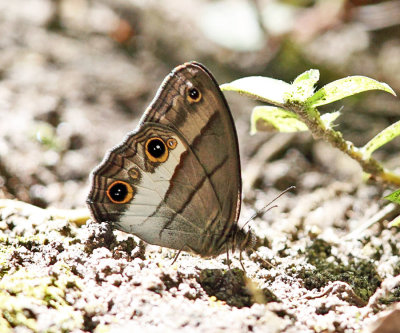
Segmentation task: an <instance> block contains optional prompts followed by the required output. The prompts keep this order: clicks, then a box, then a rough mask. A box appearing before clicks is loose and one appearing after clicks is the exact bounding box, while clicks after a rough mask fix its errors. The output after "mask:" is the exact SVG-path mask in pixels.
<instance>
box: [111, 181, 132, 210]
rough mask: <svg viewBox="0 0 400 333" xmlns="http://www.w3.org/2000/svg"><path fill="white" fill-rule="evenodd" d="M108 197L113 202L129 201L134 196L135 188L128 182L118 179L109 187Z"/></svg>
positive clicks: (122, 202)
mask: <svg viewBox="0 0 400 333" xmlns="http://www.w3.org/2000/svg"><path fill="white" fill-rule="evenodd" d="M107 197H108V199H110V200H111V202H113V203H117V204H124V203H127V202H129V201H130V200H131V199H132V198H133V188H132V186H131V185H129V184H128V183H126V182H123V181H121V180H117V181H115V182H113V183H112V184H111V185H110V186H109V187H108V189H107Z"/></svg>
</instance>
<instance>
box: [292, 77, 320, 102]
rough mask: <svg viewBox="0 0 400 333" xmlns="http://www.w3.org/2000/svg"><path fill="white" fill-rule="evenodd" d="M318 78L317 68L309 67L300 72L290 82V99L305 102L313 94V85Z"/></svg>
mask: <svg viewBox="0 0 400 333" xmlns="http://www.w3.org/2000/svg"><path fill="white" fill-rule="evenodd" d="M318 80H319V70H317V69H310V70H308V71H306V72H304V73H302V74H300V75H299V76H298V77H296V79H295V80H294V81H293V83H292V92H291V94H290V95H291V96H290V97H289V99H290V100H296V101H300V102H305V101H306V100H307V99H308V98H310V97H311V96H312V95H313V94H314V85H315V84H316V83H317V82H318Z"/></svg>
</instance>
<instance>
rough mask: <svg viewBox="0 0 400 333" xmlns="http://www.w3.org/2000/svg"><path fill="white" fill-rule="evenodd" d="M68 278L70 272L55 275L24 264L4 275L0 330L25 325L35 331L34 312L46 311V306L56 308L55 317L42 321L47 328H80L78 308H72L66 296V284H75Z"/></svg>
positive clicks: (80, 317)
mask: <svg viewBox="0 0 400 333" xmlns="http://www.w3.org/2000/svg"><path fill="white" fill-rule="evenodd" d="M63 276H65V275H64V274H63ZM71 279H72V280H73V279H74V277H73V276H72V275H71V276H69V277H68V278H66V277H64V278H63V279H58V277H55V276H48V275H45V273H43V272H42V271H33V270H29V269H27V268H22V269H20V270H18V271H16V272H14V273H12V274H7V275H4V276H3V278H2V279H1V281H0V331H1V332H6V331H8V330H10V329H12V328H13V327H16V326H24V327H27V328H29V329H31V330H32V331H34V332H37V331H38V330H39V329H38V327H37V316H38V315H39V314H40V312H42V311H43V312H48V311H49V310H48V309H49V308H52V309H55V311H56V312H57V318H56V319H54V318H48V320H49V321H48V323H43V322H42V323H41V324H42V325H43V324H44V325H45V326H46V331H48V332H56V331H57V332H59V331H64V332H68V331H71V330H73V329H79V328H81V327H82V324H83V317H82V314H81V312H79V311H76V310H74V308H73V307H72V306H70V305H69V304H68V302H67V301H66V298H65V296H66V289H68V286H76V285H77V283H76V281H71ZM53 320H54V321H53Z"/></svg>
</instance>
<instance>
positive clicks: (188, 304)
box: [0, 0, 400, 332]
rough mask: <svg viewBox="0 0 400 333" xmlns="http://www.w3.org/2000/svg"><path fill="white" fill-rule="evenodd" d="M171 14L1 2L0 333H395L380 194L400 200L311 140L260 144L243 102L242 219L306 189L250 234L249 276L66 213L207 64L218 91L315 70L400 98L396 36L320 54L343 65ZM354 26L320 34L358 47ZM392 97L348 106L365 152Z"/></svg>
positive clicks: (390, 239)
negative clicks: (232, 39)
mask: <svg viewBox="0 0 400 333" xmlns="http://www.w3.org/2000/svg"><path fill="white" fill-rule="evenodd" d="M179 3H180V2H179V1H171V2H169V5H168V6H167V5H161V4H157V3H156V2H153V1H149V2H148V3H146V4H145V3H142V2H140V1H133V2H132V3H130V4H123V3H119V2H117V1H115V2H111V1H110V2H108V1H99V2H93V3H91V2H86V1H83V0H82V1H78V0H75V1H73V0H62V1H61V0H60V1H50V0H30V1H23V5H21V6H19V5H16V4H14V2H9V1H6V0H3V1H1V0H0V9H1V10H0V17H1V20H0V36H1V38H0V50H1V52H0V176H1V177H0V184H1V187H0V195H1V197H2V198H4V200H0V242H1V243H0V278H1V280H0V331H1V332H7V331H15V332H60V331H63V332H70V331H73V332H107V331H110V332H131V331H134V330H137V331H141V332H147V331H148V332H158V331H160V332H161V331H162V332H165V331H167V332H168V331H171V332H172V331H174V332H176V331H183V332H186V331H187V332H194V331H195V332H220V331H221V332H222V331H228V330H229V331H231V332H360V331H368V330H369V331H373V332H396V329H397V327H398V325H399V324H397V323H398V322H399V320H400V319H399V318H400V316H399V313H398V311H399V310H398V303H397V302H398V301H399V290H400V289H399V287H398V283H399V281H398V278H396V276H397V275H398V274H399V273H400V260H399V245H398V244H399V237H400V236H399V233H398V229H397V228H394V227H392V228H389V227H388V222H389V221H390V220H392V219H393V218H394V217H395V216H396V215H398V214H399V210H398V208H397V207H396V206H395V205H393V206H388V207H387V204H388V202H387V201H385V200H383V199H382V197H383V196H384V195H385V194H388V193H390V191H391V190H392V189H393V188H390V187H387V186H383V185H380V184H376V183H374V182H373V181H369V182H366V181H365V179H363V177H362V173H361V170H360V168H359V167H358V166H357V165H356V164H355V163H354V162H353V161H351V160H349V159H348V158H347V157H345V156H343V155H342V154H341V153H340V152H339V151H337V150H334V149H333V148H331V147H329V146H328V145H327V144H325V143H323V142H315V141H313V139H312V138H311V137H310V135H309V134H308V133H301V134H275V135H272V134H259V135H256V136H252V137H251V136H250V135H249V134H248V131H249V118H250V117H249V115H250V110H251V107H252V106H253V105H255V104H254V102H252V101H247V100H245V99H244V98H241V97H238V96H234V95H233V94H227V98H228V102H229V104H230V106H231V108H232V111H233V113H234V117H235V122H236V125H237V130H238V135H239V144H240V150H241V159H242V165H243V170H242V178H243V185H244V199H243V205H242V214H241V219H240V223H243V222H244V221H247V219H248V218H249V217H250V216H251V215H252V214H253V213H254V212H255V210H256V209H259V208H261V207H262V206H264V205H265V204H266V203H268V202H269V201H270V200H272V199H273V198H275V197H276V196H277V195H278V194H279V193H280V192H281V191H282V190H284V189H285V188H287V187H288V186H291V185H295V186H296V189H295V190H293V191H291V192H290V193H287V194H286V195H285V196H283V197H281V198H280V199H279V200H278V201H277V204H278V207H277V208H274V209H272V210H271V211H269V212H267V213H266V214H265V215H264V216H263V217H261V218H257V219H255V220H254V221H252V222H251V223H250V224H249V227H250V228H251V229H252V230H253V231H254V232H256V233H257V234H258V235H260V236H262V237H266V238H267V239H268V240H269V243H270V246H269V247H261V248H259V249H258V250H257V252H255V253H244V254H243V265H244V268H245V271H244V270H243V269H242V266H241V264H240V262H239V253H235V254H234V255H232V256H230V259H231V260H232V262H231V263H229V267H230V268H231V269H228V263H227V260H226V256H225V255H221V256H219V257H217V258H214V259H202V258H200V257H197V256H193V255H191V254H188V253H182V254H181V255H180V256H179V258H178V260H177V261H176V263H174V264H171V263H172V260H173V258H174V256H175V252H174V251H171V250H168V249H162V248H159V247H157V246H149V245H146V244H144V243H143V242H141V241H140V240H139V239H138V238H136V237H133V236H132V235H126V234H123V233H121V232H118V231H113V230H111V229H110V227H109V226H108V225H107V224H104V223H103V224H98V223H93V222H91V221H88V222H87V223H86V224H84V225H83V226H78V225H77V224H76V223H75V222H76V221H77V220H76V218H71V214H72V211H70V210H71V209H75V208H78V209H85V204H84V203H85V199H86V196H87V193H88V189H89V183H88V175H89V173H90V171H91V170H92V168H93V167H95V166H96V165H97V164H98V163H99V161H100V160H101V159H102V157H103V155H104V153H105V152H106V151H107V150H108V149H109V148H111V147H112V146H113V145H115V144H117V143H118V142H119V141H120V140H121V139H122V138H123V137H124V136H125V134H126V132H128V131H130V130H132V129H133V128H134V127H135V126H136V124H137V121H138V119H139V117H140V116H141V114H142V112H143V110H144V109H145V107H146V105H147V104H148V103H149V102H150V101H151V99H152V97H153V96H154V94H155V92H156V90H157V88H158V85H159V84H160V83H161V81H162V80H163V78H164V77H165V75H167V74H168V72H169V71H170V70H171V69H172V68H173V67H175V66H176V65H178V64H180V63H183V62H185V61H188V60H198V61H200V62H203V63H204V64H205V65H207V67H209V68H210V70H211V71H212V72H213V73H214V75H215V76H216V78H217V80H218V81H219V82H220V83H223V82H227V81H230V80H233V79H236V78H239V77H242V76H247V75H258V74H262V75H266V76H273V77H277V78H280V79H283V80H287V81H290V80H292V79H293V78H294V77H295V76H296V75H297V74H298V73H300V72H302V71H303V70H306V69H308V68H311V67H314V68H320V69H321V72H322V74H323V75H324V80H330V79H331V78H332V79H335V78H337V77H336V76H339V77H341V76H346V75H351V74H363V75H369V76H371V77H374V78H376V79H379V80H383V81H386V82H388V83H389V84H390V85H391V86H392V87H393V88H394V89H395V90H396V89H397V91H400V90H399V89H400V82H399V79H398V78H399V77H400V75H398V73H400V70H398V68H400V66H399V65H398V64H397V63H396V62H395V60H393V59H395V58H396V57H395V55H396V54H400V51H399V50H400V48H399V45H400V44H399V41H398V39H396V38H398V36H399V34H397V35H396V34H395V32H396V31H397V30H396V28H395V29H394V31H392V32H393V34H386V35H385V37H382V34H380V32H379V31H378V32H375V33H374V34H373V33H372V32H368V33H370V35H367V37H368V36H369V38H371V40H374V38H375V40H378V42H376V44H373V43H372V42H371V45H367V46H364V48H362V45H364V44H362V43H361V42H362V40H361V37H359V38H356V39H355V42H354V43H353V44H352V46H353V47H354V48H355V49H351V47H350V46H347V49H346V48H345V47H346V45H347V44H345V43H341V44H340V45H342V48H343V49H342V53H341V55H342V56H343V57H342V58H341V59H338V58H334V59H333V58H329V57H327V56H324V55H323V50H325V51H327V53H329V52H331V53H332V52H334V51H332V49H328V48H326V47H325V44H324V42H325V39H323V37H324V36H325V38H327V37H326V35H323V36H322V37H320V38H318V37H313V38H312V37H308V38H309V40H308V41H307V43H306V42H304V44H303V47H304V49H305V50H306V51H305V52H304V53H303V54H301V55H300V54H299V53H296V52H299V51H297V50H295V48H293V47H292V46H290V47H288V46H287V45H288V44H287V42H285V41H284V40H282V39H275V40H272V42H271V43H272V44H269V46H268V47H269V49H263V50H261V51H259V52H247V53H246V52H244V53H243V52H234V51H229V50H227V49H226V48H223V47H220V46H218V45H217V44H215V43H213V42H210V41H209V40H208V39H207V38H205V37H204V35H203V34H202V33H201V31H200V30H199V29H198V28H196V25H195V24H194V16H192V17H191V16H189V15H188V13H192V15H193V13H197V12H198V13H201V11H200V9H202V8H203V7H204V6H205V5H206V4H207V3H208V2H207V1H204V2H203V1H199V2H192V1H189V2H187V3H186V5H179ZM184 14H186V15H184ZM314 15H315V13H314ZM356 23H357V22H356ZM354 24H355V22H350V23H346V24H345V23H343V22H342V24H341V25H340V26H339V27H336V28H335V29H332V30H330V31H329V33H330V34H331V35H329V33H327V34H328V37H329V36H330V37H331V38H332V34H333V33H336V35H335V36H336V38H338V39H339V37H340V36H341V38H345V37H344V36H350V37H349V38H352V37H351V36H354V29H355V28H354V26H353V25H354ZM165 27H171V28H170V29H165ZM172 27H173V28H172ZM321 29H322V28H321ZM357 29H359V26H357ZM357 29H356V30H355V31H356V32H357V31H358V33H359V34H358V35H357V36H364V35H363V34H361V32H362V31H361V32H360V31H359V30H357ZM322 30H323V29H322ZM183 31H184V32H185V33H182V32H183ZM303 32H304V31H303ZM340 33H341V34H340ZM352 33H353V34H352ZM294 35H295V34H294ZM294 35H293V36H294ZM293 36H292V37H293ZM338 36H339V37H338ZM390 36H397V37H393V38H390ZM299 38H300V37H299ZM301 38H303V39H304V38H305V37H304V36H302V37H301ZM299 40H302V39H299ZM344 40H345V39H344ZM353 40H354V38H353ZM318 43H319V44H318ZM318 45H320V47H319V48H318V47H317V46H318ZM288 49H289V51H288ZM377 49H379V52H377V51H376V50H377ZM177 50H179V52H177ZM328 51H329V52H328ZM288 52H289V53H288ZM346 52H347V53H346ZM397 52H399V53H397ZM331 53H329V54H331ZM266 54H268V57H267V56H266ZM288 54H289V55H291V57H290V56H288ZM305 54H306V55H307V57H308V58H307V57H306V56H305ZM344 55H346V56H344ZM293 59H296V60H293ZM321 59H323V60H321ZM397 59H398V58H397ZM339 60H340V62H339ZM335 61H336V62H335ZM361 62H362V63H363V64H364V66H360V65H359V64H360V63H361ZM388 64H390V66H391V67H390V68H389V69H388V67H387V66H388ZM396 66H398V67H396ZM378 69H379V70H378ZM396 73H397V74H396ZM383 95H384V94H383V93H380V94H375V95H374V94H372V95H368V94H365V95H362V98H361V97H357V98H354V99H350V101H349V102H348V104H345V105H346V106H345V107H344V110H343V111H342V112H343V113H345V112H347V116H345V117H343V118H342V117H341V118H340V123H341V124H342V125H341V129H342V130H343V132H344V133H345V135H346V137H348V138H349V139H350V140H353V141H354V142H355V143H356V144H357V145H360V144H362V143H363V142H364V143H365V142H366V140H368V139H369V138H371V137H372V136H373V135H374V134H376V133H377V132H378V131H379V130H380V129H382V128H384V127H385V126H387V125H388V124H390V123H392V122H394V121H397V120H398V115H399V102H398V101H397V100H395V99H394V98H392V97H390V96H383ZM371 96H372V97H371ZM341 105H342V104H339V105H338V107H337V108H340V107H341ZM350 110H352V112H351V111H350ZM398 149H399V144H398V142H397V141H395V142H393V143H392V144H390V145H388V147H387V149H386V150H383V151H382V152H379V153H378V154H377V158H379V159H381V160H385V162H386V163H387V164H386V165H388V166H389V167H392V168H395V167H396V166H397V167H398V165H400V163H399V157H398ZM7 199H17V200H19V201H9V200H7ZM24 202H26V203H24ZM27 203H30V204H33V205H34V206H31V205H28V204H27ZM50 206H53V207H57V208H64V209H66V210H65V211H62V212H60V211H58V212H56V211H54V210H52V209H49V208H48V207H50ZM35 207H36V208H35ZM38 207H41V208H38ZM86 214H87V211H86ZM83 215H85V211H84V212H83ZM74 221H75V222H74ZM369 221H374V222H375V223H373V224H372V226H371V227H369V228H361V229H358V228H360V226H362V225H363V224H366V223H368V222H369ZM78 222H82V221H81V220H80V221H78ZM79 224H80V223H79ZM354 230H356V231H355V232H354ZM390 325H392V327H391V326H390Z"/></svg>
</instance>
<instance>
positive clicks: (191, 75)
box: [87, 62, 257, 257]
mask: <svg viewBox="0 0 400 333" xmlns="http://www.w3.org/2000/svg"><path fill="white" fill-rule="evenodd" d="M91 177H92V185H91V190H90V193H89V196H88V199H87V203H88V205H89V208H90V210H91V213H92V216H93V218H94V220H96V221H98V222H103V221H106V222H109V223H111V224H112V225H113V226H114V227H115V228H117V229H119V230H122V231H125V232H128V233H132V234H134V235H136V236H138V237H140V238H141V239H143V240H144V241H146V242H147V243H150V244H156V245H159V246H164V247H168V248H172V249H176V250H184V251H190V252H194V253H196V254H199V255H201V256H203V257H209V256H216V255H218V254H221V253H223V252H225V251H227V250H228V249H232V250H235V249H240V250H244V249H246V248H253V247H254V246H255V243H256V240H257V238H256V237H255V235H254V234H253V233H251V232H250V231H248V232H245V231H244V230H242V229H241V228H239V227H238V224H237V221H238V218H239V213H240V205H241V185H242V184H241V174H240V159H239V149H238V139H237V134H236V129H235V125H234V123H233V119H232V115H231V112H230V110H229V107H228V104H227V102H226V100H225V97H224V95H223V94H222V92H221V90H220V89H219V86H218V84H217V82H216V81H215V79H214V78H213V76H212V75H211V73H210V72H209V71H208V70H207V69H206V68H205V67H204V66H203V65H201V64H199V63H196V62H190V63H186V64H183V65H181V66H178V67H176V68H175V69H174V70H173V71H172V72H171V73H170V74H169V75H168V76H167V77H166V78H165V80H164V82H163V83H162V85H161V87H160V88H159V90H158V92H157V94H156V96H155V98H154V100H153V102H152V103H151V104H150V106H149V107H148V109H147V110H146V112H145V113H144V115H143V116H142V118H141V120H140V123H139V125H138V126H137V128H136V129H135V130H134V131H133V132H130V133H129V134H128V135H127V137H126V138H125V139H124V141H123V142H122V143H121V144H119V145H118V146H116V147H115V148H113V149H112V150H111V151H109V152H108V154H107V155H106V157H105V158H104V160H103V161H102V163H101V164H100V165H99V166H98V167H97V168H96V169H95V170H94V171H93V173H92V176H91Z"/></svg>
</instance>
